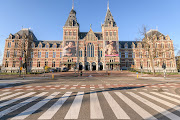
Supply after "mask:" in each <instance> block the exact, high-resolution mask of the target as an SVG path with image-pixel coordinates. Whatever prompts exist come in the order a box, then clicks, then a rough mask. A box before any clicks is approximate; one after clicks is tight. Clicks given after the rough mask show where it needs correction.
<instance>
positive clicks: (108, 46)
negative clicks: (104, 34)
mask: <svg viewBox="0 0 180 120" xmlns="http://www.w3.org/2000/svg"><path fill="white" fill-rule="evenodd" d="M117 45H118V43H117V41H111V40H110V41H105V56H118V47H117Z"/></svg>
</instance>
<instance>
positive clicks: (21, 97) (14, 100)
mask: <svg viewBox="0 0 180 120" xmlns="http://www.w3.org/2000/svg"><path fill="white" fill-rule="evenodd" d="M35 93H36V92H30V93H27V94H25V95H22V96H19V97H17V98H15V99H11V100H9V101H6V102H3V103H1V104H0V108H2V107H4V106H6V105H8V104H11V103H13V102H16V101H18V100H21V99H23V98H25V97H28V96H30V95H32V94H35Z"/></svg>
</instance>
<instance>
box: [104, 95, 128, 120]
mask: <svg viewBox="0 0 180 120" xmlns="http://www.w3.org/2000/svg"><path fill="white" fill-rule="evenodd" d="M103 94H104V97H105V98H106V100H107V102H108V103H109V105H110V107H111V109H112V110H113V112H114V114H115V115H116V117H117V119H130V117H129V116H128V115H127V114H126V113H125V111H124V110H123V109H122V108H121V107H120V106H119V104H118V103H117V102H116V101H115V100H114V99H113V98H112V96H111V95H110V94H109V93H108V92H103Z"/></svg>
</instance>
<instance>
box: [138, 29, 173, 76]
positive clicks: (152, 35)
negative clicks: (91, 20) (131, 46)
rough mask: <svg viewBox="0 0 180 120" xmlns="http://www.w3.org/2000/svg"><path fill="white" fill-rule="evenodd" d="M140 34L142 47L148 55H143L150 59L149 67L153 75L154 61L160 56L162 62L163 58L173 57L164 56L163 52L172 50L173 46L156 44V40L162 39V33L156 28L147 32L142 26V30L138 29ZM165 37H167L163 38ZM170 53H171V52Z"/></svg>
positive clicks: (169, 57)
mask: <svg viewBox="0 0 180 120" xmlns="http://www.w3.org/2000/svg"><path fill="white" fill-rule="evenodd" d="M140 34H141V35H142V36H143V37H142V38H141V43H142V47H143V48H144V50H145V51H146V52H147V53H148V55H144V56H146V57H147V59H148V60H150V64H151V65H150V67H151V69H152V72H153V75H155V61H156V59H157V58H158V57H159V56H161V57H162V61H163V64H164V61H165V60H170V59H173V57H172V55H171V56H170V55H169V56H168V57H166V58H165V53H166V52H167V51H169V50H173V47H170V48H169V49H168V50H167V49H162V48H165V46H164V44H163V46H162V47H158V46H157V42H158V40H160V39H164V37H165V36H164V35H162V34H160V33H159V32H158V31H157V30H154V31H151V32H148V31H147V27H146V26H143V28H142V30H140ZM165 39H167V38H165ZM171 54H172V53H171Z"/></svg>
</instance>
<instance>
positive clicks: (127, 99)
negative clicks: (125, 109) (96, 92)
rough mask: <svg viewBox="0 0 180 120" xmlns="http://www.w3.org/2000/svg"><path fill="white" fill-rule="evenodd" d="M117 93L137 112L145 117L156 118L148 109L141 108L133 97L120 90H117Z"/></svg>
mask: <svg viewBox="0 0 180 120" xmlns="http://www.w3.org/2000/svg"><path fill="white" fill-rule="evenodd" d="M115 94H116V95H117V96H118V97H119V98H120V99H122V100H123V101H124V102H125V103H126V104H127V105H129V106H130V107H131V108H132V109H133V110H134V111H135V112H136V113H137V114H139V115H140V116H141V117H142V118H143V119H152V120H156V118H155V117H154V116H152V115H151V114H150V113H148V112H147V111H146V110H144V109H143V108H141V107H140V106H139V105H137V104H136V103H135V102H133V101H132V100H131V99H129V98H128V97H126V96H125V95H123V94H122V93H120V92H115Z"/></svg>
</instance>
